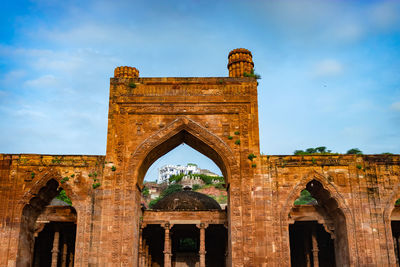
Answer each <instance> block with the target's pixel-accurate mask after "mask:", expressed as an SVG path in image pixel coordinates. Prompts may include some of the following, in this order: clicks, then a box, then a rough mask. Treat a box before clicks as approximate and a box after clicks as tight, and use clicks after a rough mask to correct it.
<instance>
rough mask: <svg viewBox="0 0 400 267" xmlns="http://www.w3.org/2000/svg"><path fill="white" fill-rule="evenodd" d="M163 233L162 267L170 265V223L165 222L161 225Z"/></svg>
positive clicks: (169, 266)
mask: <svg viewBox="0 0 400 267" xmlns="http://www.w3.org/2000/svg"><path fill="white" fill-rule="evenodd" d="M163 227H164V230H165V233H164V267H171V239H170V236H169V231H170V229H171V228H172V225H171V224H170V223H165V224H164V225H163Z"/></svg>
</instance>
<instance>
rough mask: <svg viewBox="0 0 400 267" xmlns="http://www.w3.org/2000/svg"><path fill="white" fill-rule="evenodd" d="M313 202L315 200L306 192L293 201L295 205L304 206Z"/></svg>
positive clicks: (302, 192)
mask: <svg viewBox="0 0 400 267" xmlns="http://www.w3.org/2000/svg"><path fill="white" fill-rule="evenodd" d="M313 201H315V198H313V197H312V196H311V194H310V192H308V191H307V190H305V189H304V190H303V191H301V193H300V197H299V198H298V199H296V200H295V201H294V204H295V205H306V204H309V203H311V202H313Z"/></svg>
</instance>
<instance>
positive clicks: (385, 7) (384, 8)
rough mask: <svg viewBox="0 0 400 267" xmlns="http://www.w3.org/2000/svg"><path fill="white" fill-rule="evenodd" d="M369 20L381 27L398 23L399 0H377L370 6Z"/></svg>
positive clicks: (399, 13) (399, 17)
mask: <svg viewBox="0 0 400 267" xmlns="http://www.w3.org/2000/svg"><path fill="white" fill-rule="evenodd" d="M371 20H372V23H374V24H375V25H376V26H377V27H379V28H382V29H387V28H392V27H393V26H395V25H397V26H398V25H399V23H400V1H380V2H379V1H378V2H377V4H376V5H375V6H373V7H372V8H371Z"/></svg>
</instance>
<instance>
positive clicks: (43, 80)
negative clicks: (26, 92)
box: [25, 74, 58, 88]
mask: <svg viewBox="0 0 400 267" xmlns="http://www.w3.org/2000/svg"><path fill="white" fill-rule="evenodd" d="M25 85H26V86H28V87H34V88H44V87H45V88H47V87H56V86H57V85H58V80H57V78H56V77H54V76H53V75H50V74H47V75H44V76H42V77H39V78H37V79H34V80H28V81H26V82H25Z"/></svg>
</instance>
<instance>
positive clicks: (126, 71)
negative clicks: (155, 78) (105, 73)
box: [114, 66, 139, 78]
mask: <svg viewBox="0 0 400 267" xmlns="http://www.w3.org/2000/svg"><path fill="white" fill-rule="evenodd" d="M114 77H115V78H137V77H139V70H138V69H136V68H134V67H127V66H121V67H116V68H115V69H114Z"/></svg>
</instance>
